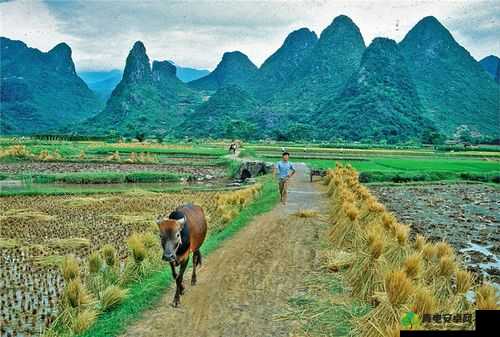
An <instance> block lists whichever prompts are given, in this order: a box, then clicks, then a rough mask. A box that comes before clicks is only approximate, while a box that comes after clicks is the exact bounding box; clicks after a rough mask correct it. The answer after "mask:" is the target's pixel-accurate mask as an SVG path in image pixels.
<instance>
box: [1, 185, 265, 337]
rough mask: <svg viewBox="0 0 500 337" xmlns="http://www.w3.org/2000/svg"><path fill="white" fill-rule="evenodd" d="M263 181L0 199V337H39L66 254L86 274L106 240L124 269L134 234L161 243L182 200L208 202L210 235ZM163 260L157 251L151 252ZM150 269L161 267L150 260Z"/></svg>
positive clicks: (49, 318)
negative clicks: (162, 230) (220, 187)
mask: <svg viewBox="0 0 500 337" xmlns="http://www.w3.org/2000/svg"><path fill="white" fill-rule="evenodd" d="M259 189H260V185H259V184H257V185H254V186H252V187H250V188H247V189H244V190H240V191H234V192H180V193H153V192H125V193H108V194H99V195H97V194H94V195H87V196H68V195H61V196H30V197H27V196H13V197H4V198H2V199H0V214H2V216H1V217H0V234H1V235H0V321H1V322H2V324H1V325H2V329H1V330H0V336H2V337H3V336H9V334H12V333H13V332H14V331H16V333H17V334H16V336H36V335H39V332H40V331H43V330H44V329H45V328H46V327H48V326H49V325H51V324H52V322H53V321H54V320H55V319H56V317H57V315H58V313H59V312H58V310H59V309H58V308H59V299H60V297H61V295H62V292H63V289H64V285H65V283H66V282H65V281H64V279H63V277H62V275H61V272H60V269H59V268H60V265H61V262H62V261H63V259H64V256H66V255H68V254H71V255H74V256H75V257H76V258H77V260H78V261H79V264H80V266H81V268H82V276H84V275H87V274H88V272H89V271H88V268H89V267H88V265H87V262H86V259H87V257H88V256H89V255H91V254H92V253H94V252H97V251H98V250H99V249H101V248H102V247H103V246H105V245H109V244H111V245H113V246H114V249H116V252H117V255H116V258H117V261H118V262H117V265H118V266H119V269H120V270H122V271H123V269H124V268H125V269H126V268H127V263H126V260H125V259H126V258H127V256H129V254H130V252H129V250H130V246H128V245H127V239H128V238H129V237H130V235H131V234H133V233H148V234H147V235H149V237H151V235H152V241H148V244H154V248H156V244H157V243H158V242H157V241H158V240H157V237H156V235H153V234H152V233H156V229H157V228H156V224H155V221H154V219H155V218H156V216H157V215H158V214H167V215H168V213H170V211H172V210H173V209H174V208H175V207H177V206H179V205H182V204H184V203H196V204H198V205H200V206H202V207H203V209H204V211H205V214H206V216H207V220H208V222H209V235H210V234H211V233H214V232H217V231H220V230H221V229H223V228H224V226H225V225H226V224H227V223H228V222H229V221H230V220H231V219H232V218H234V217H235V216H236V215H238V213H239V211H240V209H241V208H242V207H244V206H245V205H246V204H247V203H248V202H249V201H251V200H252V199H253V197H254V196H255V195H256V193H257V192H258V190H259ZM153 255H154V256H153V257H154V258H157V259H159V257H160V253H159V251H158V252H156V251H154V254H153ZM148 268H150V269H151V270H153V269H154V268H157V266H156V265H154V264H153V263H151V264H150V267H148Z"/></svg>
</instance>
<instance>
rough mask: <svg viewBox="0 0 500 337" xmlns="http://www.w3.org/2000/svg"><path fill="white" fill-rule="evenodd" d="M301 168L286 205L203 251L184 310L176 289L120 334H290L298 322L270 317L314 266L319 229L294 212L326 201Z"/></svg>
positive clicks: (318, 206)
mask: <svg viewBox="0 0 500 337" xmlns="http://www.w3.org/2000/svg"><path fill="white" fill-rule="evenodd" d="M296 166H297V174H296V175H295V176H294V177H293V179H292V180H291V182H290V186H289V203H288V205H287V206H282V205H279V206H277V207H276V208H275V209H274V210H272V211H271V212H269V213H266V214H264V215H261V216H259V217H257V218H255V219H254V220H253V221H252V222H251V223H250V224H248V225H247V226H246V227H245V228H244V229H242V230H241V231H240V232H239V233H237V234H236V235H235V236H234V237H233V238H231V239H229V240H228V241H226V242H224V243H223V245H222V246H221V247H220V248H219V249H217V250H216V251H214V252H213V253H212V254H211V255H209V256H207V257H205V258H204V260H203V266H202V268H201V269H200V270H199V273H198V283H197V285H196V286H194V287H193V286H191V285H190V279H191V272H190V271H188V272H186V274H185V278H184V280H185V285H186V293H185V295H184V296H182V298H181V305H180V307H179V308H173V307H172V306H171V303H172V299H173V296H174V290H173V288H172V289H171V290H170V291H168V293H167V294H166V295H165V296H164V297H163V299H162V300H161V302H160V304H159V305H158V306H156V307H155V308H154V309H151V310H149V311H146V312H144V314H143V315H142V318H141V319H140V320H138V321H137V322H135V323H134V324H133V325H132V326H131V327H130V328H129V330H128V331H127V333H126V334H124V335H123V336H137V337H139V336H148V337H168V336H183V337H189V336H193V337H205V336H214V337H215V336H217V337H221V336H227V337H235V336H238V337H246V336H248V337H250V336H256V337H263V336H273V337H279V336H287V337H288V336H290V335H291V331H292V329H293V328H294V327H293V326H292V324H293V323H291V321H286V320H275V319H273V316H274V315H277V314H278V313H280V312H282V311H283V310H284V309H286V307H287V306H288V303H287V300H288V299H289V298H290V297H291V296H293V295H294V294H295V293H296V292H297V291H300V287H301V286H302V285H303V280H304V277H305V276H306V275H307V274H308V273H309V272H310V271H311V270H313V267H314V265H315V264H316V263H317V257H316V256H315V251H316V246H317V244H318V243H317V238H318V236H319V235H320V234H321V233H319V229H318V226H315V221H314V220H311V219H303V218H298V217H296V216H295V215H293V213H295V212H296V211H297V210H299V209H300V208H307V209H311V208H312V209H317V210H318V211H322V210H324V209H325V207H326V196H325V195H323V194H322V193H321V192H319V190H318V189H317V188H316V187H317V184H318V183H313V184H311V183H309V180H308V179H309V176H308V171H307V168H306V166H305V165H301V164H298V165H296ZM274 317H275V316H274Z"/></svg>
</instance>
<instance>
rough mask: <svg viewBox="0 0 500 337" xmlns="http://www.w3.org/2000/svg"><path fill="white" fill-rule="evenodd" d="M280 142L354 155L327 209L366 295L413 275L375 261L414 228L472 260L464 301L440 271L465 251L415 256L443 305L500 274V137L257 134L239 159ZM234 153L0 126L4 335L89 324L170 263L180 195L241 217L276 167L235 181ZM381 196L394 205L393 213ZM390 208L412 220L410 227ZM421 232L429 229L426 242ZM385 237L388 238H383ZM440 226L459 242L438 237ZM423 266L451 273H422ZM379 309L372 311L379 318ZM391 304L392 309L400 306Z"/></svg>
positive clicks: (68, 332) (296, 149)
mask: <svg viewBox="0 0 500 337" xmlns="http://www.w3.org/2000/svg"><path fill="white" fill-rule="evenodd" d="M284 148H286V149H287V150H288V151H289V152H291V161H292V162H304V163H306V164H307V165H308V166H310V167H311V168H314V169H331V168H334V167H335V166H336V165H337V164H341V165H346V166H344V167H343V168H339V169H337V170H336V171H329V172H330V173H329V176H327V178H326V182H327V183H329V189H330V191H329V197H330V199H331V200H332V216H337V217H339V218H340V217H342V220H335V219H337V218H335V219H334V218H332V219H333V220H332V224H337V225H338V226H337V227H333V228H332V232H331V240H332V241H333V242H334V243H336V244H338V246H340V247H343V248H345V249H346V251H348V253H349V254H348V255H349V256H353V254H352V253H353V252H354V254H355V255H356V256H359V257H361V258H360V259H359V261H358V262H356V263H355V266H357V267H356V268H358V269H356V268H354V269H353V270H352V272H351V277H352V284H354V289H353V293H354V294H355V295H356V296H357V297H359V298H360V299H363V300H366V301H369V300H371V297H372V296H373V295H376V293H377V292H379V291H382V290H383V289H381V288H380V285H383V284H384V282H386V283H387V284H390V283H391V282H392V279H393V278H394V280H395V281H394V282H396V283H397V282H399V281H401V280H402V281H401V282H403V281H404V282H407V280H406V279H405V278H404V277H402V276H401V275H399V274H397V273H396V274H394V275H393V274H390V275H383V274H382V273H381V272H380V270H378V269H377V268H378V267H377V266H379V262H380V261H384V263H386V262H387V261H389V262H390V263H394V264H396V263H407V262H405V261H406V260H407V259H410V257H412V256H413V255H412V254H413V253H415V252H414V250H413V248H412V249H411V250H410V248H408V245H409V242H410V240H415V242H419V243H418V244H421V247H420V246H417V248H416V249H417V251H419V252H422V254H424V255H425V254H427V253H429V254H431V255H432V254H434V253H435V250H438V249H441V250H443V251H440V252H439V254H441V253H442V254H441V255H442V256H441V255H440V256H439V258H442V257H446V256H447V254H448V247H452V248H450V249H454V250H455V251H457V257H456V258H457V261H458V260H459V261H460V263H462V262H463V263H464V268H467V270H465V269H464V270H461V271H460V272H461V275H462V276H464V277H465V278H466V280H465V281H464V282H465V285H464V287H463V288H464V289H462V290H460V292H459V293H453V298H452V299H453V300H454V301H456V302H454V303H453V304H450V303H448V302H446V296H448V295H450V294H452V290H451V288H453V287H456V284H453V285H450V284H448V283H447V282H445V279H446V277H447V276H449V275H451V274H453V272H454V270H455V269H456V268H457V265H458V264H459V262H455V255H453V254H451V253H450V254H448V255H449V257H450V259H451V258H453V261H451V262H452V265H451V268H452V269H454V270H453V271H451V272H450V271H449V270H447V269H446V268H447V267H450V266H449V265H440V264H439V263H438V262H443V261H440V260H439V259H438V258H434V257H433V255H432V256H430V257H428V258H427V260H424V261H420V260H419V261H418V262H419V266H420V267H419V268H420V269H419V270H418V273H417V274H418V275H416V276H415V275H414V276H415V277H414V279H418V280H419V282H420V280H422V284H421V285H422V287H423V289H424V288H425V289H424V290H426V291H427V292H428V293H432V296H435V297H436V298H434V299H433V301H435V302H436V303H438V305H439V306H440V307H445V306H446V305H453V306H456V307H457V308H459V309H462V307H463V306H464V305H465V303H466V302H465V300H464V296H465V294H466V293H467V292H468V291H469V288H470V283H471V282H469V278H471V279H472V277H473V276H474V278H478V280H481V281H488V282H491V283H492V284H494V285H495V286H496V288H497V290H498V289H499V288H500V286H499V284H500V279H499V273H498V270H499V267H500V265H499V261H500V255H499V254H500V246H499V244H500V239H499V238H500V236H499V233H500V232H499V231H500V229H499V224H500V218H499V217H498V216H499V214H500V208H499V203H498V200H500V198H499V197H500V187H499V185H498V184H499V183H500V148H498V147H494V146H491V147H490V146H486V147H476V148H468V149H467V150H464V149H462V148H459V147H451V148H437V149H433V148H419V147H410V146H409V147H395V146H384V147H382V146H380V147H371V146H360V145H356V144H351V146H347V145H332V146H326V145H318V144H277V143H258V144H257V143H256V144H244V146H243V147H242V149H241V153H240V157H241V158H240V159H244V158H250V159H257V160H263V161H270V162H275V161H277V160H278V159H279V158H280V155H281V152H282V150H283V149H284ZM239 167H240V162H239V161H237V160H235V158H232V157H230V156H228V152H227V144H226V143H224V142H204V143H193V142H186V143H182V142H178V143H163V144H159V143H155V142H145V143H136V142H129V143H107V142H103V141H73V142H70V141H63V140H40V139H30V138H23V139H8V138H0V322H1V324H0V337H7V336H9V337H11V336H20V337H31V336H42V335H43V336H44V337H54V336H58V337H61V336H64V337H66V336H75V335H78V334H80V333H83V332H84V331H85V330H86V329H87V328H88V327H89V326H91V325H92V324H93V322H95V321H96V320H97V319H98V317H99V315H102V314H103V313H106V312H109V311H110V310H112V308H114V307H117V306H118V305H119V304H120V303H121V302H122V301H123V300H124V299H125V298H126V297H127V296H128V295H127V294H128V292H129V289H130V285H131V284H135V283H137V282H141V281H143V280H145V279H147V278H148V277H149V276H150V275H153V274H154V273H156V272H158V271H159V270H160V268H162V264H161V261H160V259H159V257H160V256H159V254H158V251H159V247H158V242H157V241H158V240H157V237H156V235H155V233H156V227H155V226H156V225H154V219H155V218H156V216H157V215H159V214H166V213H169V212H170V211H171V210H173V209H174V208H175V207H177V206H179V205H181V204H183V203H188V202H192V203H197V204H199V205H201V206H202V207H203V208H204V210H205V212H206V215H207V218H208V221H209V224H210V225H209V236H212V235H214V234H216V233H220V232H221V231H223V230H224V229H225V228H226V226H227V225H228V224H229V223H230V222H231V221H233V220H235V219H236V221H237V219H238V216H239V214H240V213H241V212H242V211H243V210H244V209H245V208H247V207H248V205H251V204H252V202H254V201H255V200H261V199H262V196H263V195H264V196H267V197H269V196H270V195H271V192H270V190H269V188H270V187H268V186H274V183H272V182H271V180H270V179H269V177H262V178H259V179H258V180H257V182H256V183H254V184H249V185H242V186H238V187H228V183H229V182H231V180H232V176H233V175H234V173H235V172H236V170H237V169H238V168H239ZM351 168H354V169H355V170H357V171H358V172H359V177H358V176H357V173H354V171H352V170H351ZM353 177H355V178H356V179H355V180H356V182H355V183H353V182H352V181H351V180H353V179H354V178H353ZM359 183H363V184H366V186H367V187H368V188H369V189H370V192H368V190H367V189H365V187H362V186H361V185H359ZM335 184H336V185H335ZM334 185H335V186H337V185H338V186H342V189H343V192H342V193H341V192H339V191H340V189H339V190H334V189H332V188H334V187H332V186H334ZM338 186H337V187H338ZM263 190H264V192H262V191H263ZM272 193H276V191H273V192H272ZM369 193H372V194H373V197H372V195H371V194H369ZM354 196H356V198H354ZM358 197H359V198H358ZM353 198H354V199H353ZM363 198H364V199H363ZM374 198H376V199H378V200H379V201H380V202H381V203H382V204H383V205H385V206H383V205H382V204H380V203H378V202H375V201H374V200H375V199H374ZM351 199H353V200H351ZM358 199H359V200H358ZM365 199H366V200H365ZM367 200H372V202H371V204H366V201H367ZM351 206H352V207H351ZM270 207H272V206H270ZM384 207H387V210H388V211H390V212H392V213H390V215H384V214H386V213H387V212H385V208H384ZM360 212H361V213H362V212H366V214H367V215H366V216H367V217H368V218H366V219H365V218H363V225H362V226H364V227H360V228H365V229H370V228H371V227H370V226H372V225H371V224H370V223H368V222H367V223H366V224H365V222H366V221H367V219H368V220H370V219H369V217H371V216H374V219H377V221H378V220H380V221H379V222H380V224H379V225H380V226H381V228H382V227H384V226H385V227H387V228H385V227H384V228H383V229H384V231H383V232H381V233H382V234H383V237H378V236H377V237H375V234H374V233H372V232H370V231H365V232H363V231H360V232H359V233H364V234H361V236H359V233H358V232H352V231H351V230H352V229H353V228H351V227H350V226H348V225H347V224H348V223H351V222H352V223H357V224H361V219H360V218H358V216H360V214H359V213H360ZM373 214H376V215H373ZM387 214H389V213H387ZM392 214H394V215H392ZM395 217H397V219H399V221H402V222H404V223H405V224H408V225H411V231H410V229H409V228H410V226H406V225H402V224H399V223H397V221H396V220H395V219H396V218H395ZM349 219H351V220H349ZM358 220H359V221H358ZM339 221H340V222H339ZM342 221H343V222H342ZM377 226H378V225H377ZM360 228H358V229H360ZM381 228H378V227H377V228H376V229H377V230H378V229H380V230H382V229H381ZM358 236H359V237H358ZM423 236H425V238H426V241H425V242H424V241H421V242H420V241H419V240H423V239H418V238H419V237H423ZM379 239H383V240H382V241H383V243H382V244H383V247H382V246H381V247H378V245H379V241H380V240H379ZM386 239H387V240H386ZM442 239H445V240H446V241H447V242H448V243H449V244H450V245H451V246H444V245H443V244H441V246H440V244H439V242H438V241H440V240H442ZM373 240H375V243H373V242H372V241H373ZM362 245H365V246H367V247H368V248H369V249H370V252H371V254H372V256H371V257H370V258H368V257H366V256H365V255H366V254H365V253H363V251H359V249H360V247H361V246H362ZM424 245H425V247H427V248H428V250H429V251H428V252H426V251H425V249H424ZM412 247H413V246H412ZM443 247H444V248H443ZM368 248H367V249H368ZM382 250H383V251H384V252H383V253H382ZM381 254H382V255H381ZM434 255H435V254H434ZM380 256H382V258H381V259H379V257H380ZM335 258H337V257H335ZM410 260H411V259H410ZM436 261H437V262H436ZM445 262H446V263H448V262H450V261H448V260H446V261H445ZM445 262H443V263H445ZM350 263H352V261H351V262H350ZM408 263H411V261H410V262H408ZM446 263H445V264H446ZM358 264H359V265H358ZM365 264H369V265H370V266H375V267H377V268H375V269H374V274H373V275H371V276H372V279H371V280H368V281H367V282H368V283H364V284H362V283H360V282H359V280H357V278H359V279H363V278H362V277H360V275H358V274H356V272H357V271H359V270H361V269H362V268H365V267H366V265H365ZM380 266H382V263H381V262H380ZM424 267H429V268H432V270H434V271H437V272H439V273H442V276H443V277H442V278H439V279H436V280H437V281H436V280H426V279H425V273H423V272H422V268H424ZM460 268H462V267H460ZM469 273H471V274H469ZM384 278H385V279H384ZM398 280H399V281H398ZM424 281H425V282H424ZM431 281H432V282H435V281H436V282H438V283H437V284H434V283H432V284H431V283H430V282H431ZM366 284H368V286H366ZM440 286H443V287H444V288H443V289H444V290H443V291H442V292H440V291H439V287H440ZM356 287H358V288H356ZM450 287H451V288H450ZM465 288H467V289H465ZM484 291H485V292H490V290H489V288H488V289H486V290H484ZM381 303H383V306H382V307H381V309H377V310H375V311H374V313H373V314H369V315H372V316H373V315H381V317H382V318H384V317H385V316H384V315H389V312H391V310H392V312H395V311H394V310H396V309H397V310H402V309H401V308H402V307H401V305H400V299H398V298H389V299H382V300H381ZM424 304H425V303H424ZM395 308H396V309H395ZM467 308H469V307H467ZM420 309H421V308H420ZM420 309H419V310H420ZM382 318H380V317H373V319H374V320H375V321H376V322H377V324H379V323H381V320H383V319H382ZM385 318H386V319H388V320H391V322H392V323H391V324H396V323H397V321H396V317H395V316H394V315H392V314H391V315H389V316H387V317H385ZM356 329H360V331H362V334H363V336H372V335H373V336H375V334H376V333H375V332H374V331H372V330H369V331H365V330H363V329H365V327H364V326H363V327H361V326H358V327H356ZM360 333H361V332H360Z"/></svg>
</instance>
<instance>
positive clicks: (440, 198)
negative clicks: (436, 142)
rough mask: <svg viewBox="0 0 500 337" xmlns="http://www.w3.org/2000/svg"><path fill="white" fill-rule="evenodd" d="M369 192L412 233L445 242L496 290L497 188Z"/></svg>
mask: <svg viewBox="0 0 500 337" xmlns="http://www.w3.org/2000/svg"><path fill="white" fill-rule="evenodd" d="M370 188H371V190H372V191H374V193H375V194H376V195H377V196H378V197H379V199H380V200H381V201H382V202H383V203H384V204H385V205H386V207H387V208H388V209H390V210H391V211H392V212H394V213H395V214H397V216H398V218H399V219H400V221H401V222H404V223H408V224H411V225H412V229H413V231H414V233H421V234H425V235H426V236H427V237H429V238H430V239H431V240H433V241H438V240H446V241H448V242H449V243H450V244H451V245H453V247H454V248H455V249H456V250H457V251H458V252H459V254H460V256H461V257H462V258H463V260H464V262H465V263H466V264H467V266H468V267H469V268H470V269H471V270H474V271H476V272H477V274H478V275H479V276H480V277H484V278H486V279H488V280H490V281H492V282H493V283H495V284H496V286H497V287H499V288H500V189H499V188H498V187H494V186H490V185H486V184H465V183H457V184H432V185H412V186H408V185H407V186H404V185H403V186H371V187H370Z"/></svg>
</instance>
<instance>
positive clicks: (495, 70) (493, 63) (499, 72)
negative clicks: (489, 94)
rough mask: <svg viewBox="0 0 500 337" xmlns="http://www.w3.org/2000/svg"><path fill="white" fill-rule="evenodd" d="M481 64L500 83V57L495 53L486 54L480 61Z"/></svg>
mask: <svg viewBox="0 0 500 337" xmlns="http://www.w3.org/2000/svg"><path fill="white" fill-rule="evenodd" d="M479 63H480V64H481V66H482V67H483V68H484V70H486V71H487V72H488V74H490V75H491V77H492V78H493V79H494V80H495V82H497V83H500V58H498V57H497V56H495V55H490V56H486V57H485V58H484V59H482V60H481V61H479Z"/></svg>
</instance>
